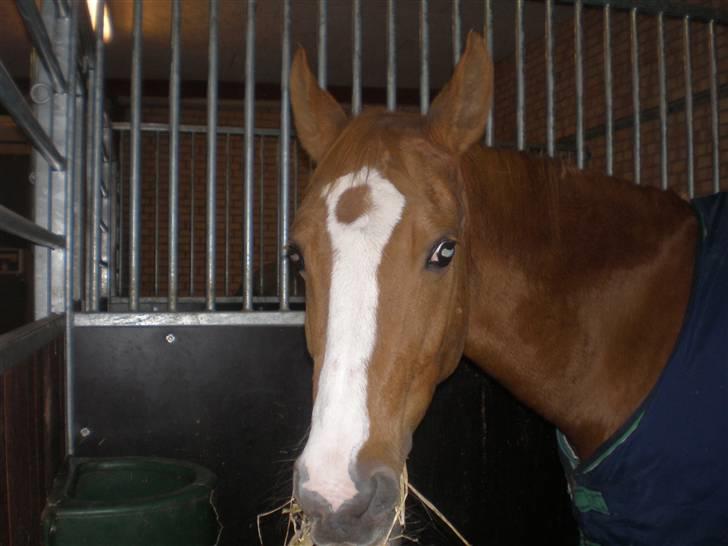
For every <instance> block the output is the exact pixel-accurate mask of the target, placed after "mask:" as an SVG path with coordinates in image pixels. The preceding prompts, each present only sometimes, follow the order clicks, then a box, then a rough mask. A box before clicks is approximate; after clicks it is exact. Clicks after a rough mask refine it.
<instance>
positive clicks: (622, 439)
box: [557, 193, 728, 546]
mask: <svg viewBox="0 0 728 546" xmlns="http://www.w3.org/2000/svg"><path fill="white" fill-rule="evenodd" d="M692 204H693V208H694V209H695V212H696V214H697V216H698V219H699V221H700V226H701V233H700V236H699V237H698V239H699V241H698V248H697V254H696V261H695V272H694V280H693V287H692V293H691V296H690V303H689V304H688V308H687V312H686V315H685V317H684V322H683V326H682V330H681V332H680V335H679V337H678V340H677V343H676V345H675V348H674V350H673V353H672V356H671V357H670V359H669V360H668V362H667V364H666V366H665V369H664V370H663V372H662V374H661V376H660V378H659V379H658V381H657V384H656V385H655V387H654V388H653V389H652V391H651V392H650V394H649V395H648V396H647V398H646V399H645V401H644V402H643V403H642V404H641V405H640V407H639V408H638V409H637V411H636V412H635V413H634V415H633V416H632V417H631V418H630V419H628V420H627V422H626V423H625V424H624V426H623V427H622V428H621V429H620V430H619V431H618V432H617V433H616V434H615V435H614V436H613V438H612V439H611V440H610V441H608V442H606V443H605V445H603V446H602V448H601V449H599V450H598V451H597V452H596V453H595V454H594V455H593V456H592V457H590V458H589V459H587V460H583V461H581V460H579V459H577V457H576V456H575V454H574V452H573V450H572V449H571V447H570V446H569V444H568V442H567V441H566V438H565V437H564V436H563V435H561V434H560V433H559V434H558V435H557V436H558V442H559V448H560V449H559V451H560V456H561V462H562V465H563V467H564V470H565V472H566V477H567V482H568V485H569V493H570V495H571V499H572V505H573V511H574V515H575V517H576V519H577V522H578V524H579V528H580V531H581V544H582V546H611V545H620V546H669V545H675V546H718V545H728V193H720V194H716V195H712V196H709V197H704V198H700V199H695V200H694V201H693V203H692ZM665 282H666V283H669V282H670V279H665ZM645 327H646V328H649V325H645Z"/></svg>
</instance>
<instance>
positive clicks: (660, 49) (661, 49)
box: [657, 12, 668, 190]
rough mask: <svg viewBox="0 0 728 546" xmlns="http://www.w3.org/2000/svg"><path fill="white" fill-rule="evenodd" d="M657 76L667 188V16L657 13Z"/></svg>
mask: <svg viewBox="0 0 728 546" xmlns="http://www.w3.org/2000/svg"><path fill="white" fill-rule="evenodd" d="M657 78H658V80H659V85H660V187H661V188H662V189H663V190H666V189H667V184H668V180H667V174H668V173H667V70H666V66H665V17H664V15H663V13H662V12H660V13H659V14H657Z"/></svg>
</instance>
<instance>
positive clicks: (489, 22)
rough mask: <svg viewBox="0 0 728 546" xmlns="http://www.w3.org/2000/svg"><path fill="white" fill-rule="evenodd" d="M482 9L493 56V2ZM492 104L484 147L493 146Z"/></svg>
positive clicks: (490, 51)
mask: <svg viewBox="0 0 728 546" xmlns="http://www.w3.org/2000/svg"><path fill="white" fill-rule="evenodd" d="M483 8H484V12H485V13H484V16H485V23H484V29H483V31H484V34H485V39H486V42H487V44H488V53H489V54H490V55H491V56H492V55H493V0H485V5H484V6H483ZM492 101H493V104H494V103H495V96H494V97H493V98H492ZM493 104H492V105H491V108H490V112H489V113H488V121H487V122H486V124H485V145H486V146H493V136H494V135H493Z"/></svg>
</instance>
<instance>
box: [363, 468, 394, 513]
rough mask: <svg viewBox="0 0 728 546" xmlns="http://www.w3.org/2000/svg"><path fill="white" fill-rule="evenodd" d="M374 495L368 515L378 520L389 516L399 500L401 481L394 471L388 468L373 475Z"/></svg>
mask: <svg viewBox="0 0 728 546" xmlns="http://www.w3.org/2000/svg"><path fill="white" fill-rule="evenodd" d="M370 483H371V484H372V495H371V500H370V501H369V506H368V507H367V510H366V514H367V515H368V516H369V517H371V518H374V519H376V518H378V517H379V516H382V515H384V514H389V513H390V512H391V511H392V509H393V508H394V507H395V505H396V504H397V501H398V500H399V480H398V479H397V476H396V475H395V473H394V472H393V471H391V470H390V469H388V468H385V469H380V470H378V471H376V472H375V473H374V474H372V477H371V478H370Z"/></svg>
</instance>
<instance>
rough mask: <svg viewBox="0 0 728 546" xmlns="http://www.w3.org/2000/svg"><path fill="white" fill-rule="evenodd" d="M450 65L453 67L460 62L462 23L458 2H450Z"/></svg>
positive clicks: (456, 0) (453, 0)
mask: <svg viewBox="0 0 728 546" xmlns="http://www.w3.org/2000/svg"><path fill="white" fill-rule="evenodd" d="M451 32H452V64H453V66H455V65H456V64H458V61H459V60H460V52H461V51H462V49H463V47H462V34H463V32H462V21H461V18H460V0H452V20H451Z"/></svg>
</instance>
